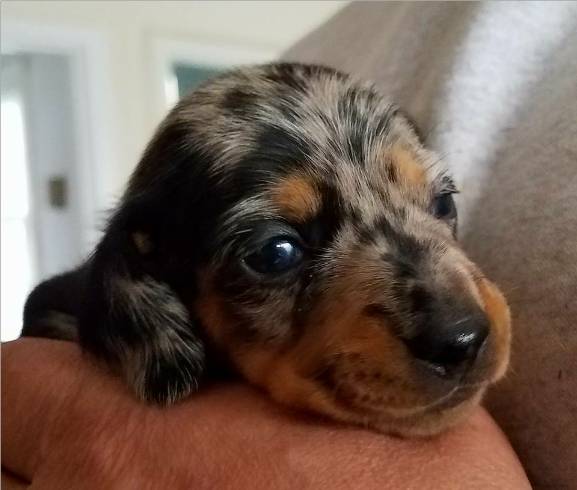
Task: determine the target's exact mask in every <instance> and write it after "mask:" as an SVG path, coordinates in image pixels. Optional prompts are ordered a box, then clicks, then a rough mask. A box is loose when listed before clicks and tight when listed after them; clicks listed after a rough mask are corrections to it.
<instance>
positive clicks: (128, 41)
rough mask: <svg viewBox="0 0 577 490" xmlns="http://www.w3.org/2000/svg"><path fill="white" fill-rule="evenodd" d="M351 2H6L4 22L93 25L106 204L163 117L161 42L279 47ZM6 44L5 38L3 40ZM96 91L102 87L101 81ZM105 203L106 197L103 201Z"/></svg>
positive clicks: (5, 24) (86, 27)
mask: <svg viewBox="0 0 577 490" xmlns="http://www.w3.org/2000/svg"><path fill="white" fill-rule="evenodd" d="M347 3H348V2H335V1H318V2H314V1H311V2H302V1H301V2H296V1H287V2H285V1H270V2H265V1H256V2H241V1H220V2H209V1H203V2H200V1H196V2H170V1H140V2H135V1H128V2H125V1H115V2H103V1H96V2H93V1H82V2H80V1H75V2H71V1H18V2H2V4H1V13H2V36H3V38H4V36H5V32H8V31H6V30H5V28H6V27H10V26H15V25H19V24H20V25H21V26H22V25H23V26H24V28H25V29H30V30H32V31H34V30H37V29H36V28H38V29H42V28H45V27H56V28H60V29H62V31H66V30H68V29H73V30H80V31H91V32H92V33H93V34H94V36H95V39H97V40H98V43H100V44H101V45H102V47H103V49H102V57H101V59H102V63H103V64H102V71H103V73H102V81H103V84H102V85H101V87H100V90H102V91H106V92H107V93H106V94H104V95H106V97H103V98H102V107H98V110H99V111H100V113H101V115H102V117H101V118H100V119H101V120H100V122H99V124H100V125H102V126H103V127H101V128H100V130H99V135H100V136H99V137H100V138H104V139H106V144H107V146H108V148H109V149H110V150H109V151H108V152H107V156H106V158H105V160H106V161H103V162H98V168H99V175H100V178H101V182H100V186H101V189H100V191H99V193H98V199H99V202H100V204H101V205H103V206H105V205H109V204H110V201H109V198H110V196H113V195H115V196H118V195H119V193H120V190H121V189H122V187H123V185H124V183H125V181H126V178H127V176H128V174H129V173H130V171H131V170H132V168H133V166H134V165H135V163H136V162H137V160H138V158H139V155H140V153H141V151H142V149H143V146H144V144H145V143H146V141H147V140H148V139H149V138H150V136H151V133H152V131H153V129H154V127H155V126H156V124H157V123H158V122H159V115H158V110H157V107H156V108H155V107H154V103H153V101H154V100H155V98H156V97H158V94H157V93H155V91H157V90H158V87H157V86H156V85H155V84H154V83H153V82H152V78H153V77H151V67H152V66H153V64H154V62H153V57H154V49H155V43H156V42H158V40H164V41H184V42H195V43H208V44H217V45H228V46H235V47H239V48H243V47H246V48H255V49H265V50H268V51H270V52H273V53H281V52H282V51H283V50H285V49H286V48H288V47H289V46H290V45H291V44H292V43H294V42H295V41H297V40H298V39H299V38H301V37H302V36H304V35H305V34H306V33H307V32H309V31H310V30H312V29H314V28H315V27H317V26H318V25H320V24H321V23H323V22H324V21H325V20H327V19H328V18H329V17H330V16H332V15H333V14H334V13H336V12H337V11H338V10H339V9H341V8H342V7H344V6H345V5H346V4H347ZM3 44H4V39H3ZM97 90H98V87H97ZM103 201H106V202H103Z"/></svg>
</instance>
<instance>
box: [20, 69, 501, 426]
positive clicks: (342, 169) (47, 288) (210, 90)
mask: <svg viewBox="0 0 577 490" xmlns="http://www.w3.org/2000/svg"><path fill="white" fill-rule="evenodd" d="M454 192H456V189H455V186H454V185H453V182H452V181H451V178H450V177H449V175H448V174H447V173H446V170H445V169H443V167H442V164H441V162H440V161H439V159H438V158H437V157H436V156H435V155H434V154H433V153H432V152H431V151H429V150H427V149H425V148H424V147H423V145H422V142H421V141H420V140H419V137H418V136H417V134H416V132H415V129H414V127H413V126H412V124H411V123H410V122H409V121H408V120H407V118H406V117H405V116H403V114H402V113H401V112H400V111H399V110H398V109H397V108H396V107H395V106H394V105H393V104H391V102H390V101H389V100H388V99H386V98H384V97H383V96H381V95H380V94H379V93H377V92H376V91H375V90H374V88H373V87H372V86H371V85H368V84H363V83H358V82H355V81H353V80H352V79H351V78H350V77H348V76H347V75H344V74H342V73H339V72H337V71H334V70H332V69H328V68H324V67H319V66H309V65H299V64H272V65H265V66H259V67H252V68H243V69H240V70H237V71H232V72H230V73H227V74H224V75H222V76H220V77H217V78H215V79H214V80H212V81H210V82H209V83H206V84H205V85H203V86H201V87H200V88H199V89H198V90H196V91H195V92H194V93H192V94H191V95H190V96H188V97H186V98H185V99H184V100H182V101H181V102H180V103H179V104H178V105H177V106H176V107H175V108H174V110H173V111H172V112H171V113H170V114H169V115H168V117H167V118H166V119H165V121H164V122H163V123H162V124H161V125H160V127H159V129H158V131H157V133H156V135H155V136H154V138H153V140H152V142H151V143H150V144H149V145H148V148H147V149H146V151H145V153H144V156H143V157H142V160H141V162H140V164H139V165H138V167H137V169H136V171H135V172H134V174H133V176H132V178H131V180H130V183H129V185H128V189H127V191H126V193H125V195H124V197H123V198H122V200H121V203H120V205H119V206H118V208H117V210H116V211H115V213H114V214H113V216H112V218H111V220H110V222H109V224H108V226H107V228H106V232H105V234H104V236H103V238H102V240H101V241H100V243H99V244H98V246H97V247H96V250H95V251H94V254H93V255H92V256H91V257H90V259H89V260H88V261H87V262H86V264H85V265H83V266H82V267H81V268H80V269H78V270H76V271H73V272H71V273H68V274H65V275H63V276H59V277H56V278H54V279H52V280H49V281H47V282H46V283H44V284H41V285H40V286H39V287H38V288H37V289H36V290H35V291H34V292H33V293H32V294H31V296H30V298H29V301H28V304H27V306H26V311H25V329H24V335H41V336H54V337H60V338H75V337H76V336H77V337H78V339H79V341H80V343H81V344H82V346H83V347H84V348H86V349H87V350H88V351H91V352H93V353H95V354H97V355H98V356H100V357H102V358H104V359H106V360H108V361H110V362H111V363H113V365H115V366H117V367H118V369H119V370H120V371H121V372H122V373H123V375H124V377H125V379H126V381H127V382H128V383H129V384H130V386H131V387H132V388H133V390H134V391H135V393H136V394H137V395H138V396H139V397H140V398H142V399H145V400H151V401H154V402H158V403H161V404H165V403H172V402H174V401H176V400H179V399H181V398H183V397H186V396H188V395H189V394H190V393H192V392H194V391H196V390H197V389H198V388H199V385H200V384H202V381H203V379H205V378H206V376H207V375H208V376H210V372H211V369H212V368H211V367H210V366H213V367H214V366H216V367H218V366H219V365H221V364H222V363H227V364H228V365H230V366H232V367H233V369H234V370H235V371H236V372H238V373H240V374H241V375H242V376H243V377H244V378H246V380H248V381H249V382H251V383H253V384H254V385H257V386H259V387H261V388H263V389H264V390H266V391H267V392H268V393H269V394H270V395H271V396H272V397H273V398H274V399H275V400H278V401H280V402H282V403H285V404H288V405H291V406H294V407H300V408H304V409H307V410H312V411H315V412H318V413H321V414H325V415H328V416H329V417H332V418H334V419H337V420H341V421H346V422H352V423H357V424H362V425H365V426H369V427H373V428H375V429H377V430H382V431H386V432H391V433H397V434H402V435H427V434H433V433H436V432H439V431H440V430H442V429H444V428H446V427H448V426H450V425H451V424H453V423H454V422H455V421H457V420H459V419H460V418H462V416H463V415H464V414H466V413H468V412H469V411H470V409H471V408H472V407H473V406H474V405H475V404H477V402H478V401H479V399H480V398H481V396H482V394H483V392H484V391H485V389H486V388H487V386H488V385H489V384H491V383H492V382H494V381H495V380H497V379H498V378H499V377H501V376H502V375H503V373H504V371H505V369H506V366H507V362H508V357H509V340H510V325H509V323H510V321H509V311H508V308H507V305H506V303H505V300H504V299H503V296H502V295H501V293H500V292H499V290H498V289H497V288H496V287H495V285H494V284H492V283H491V282H490V281H489V280H487V279H486V278H485V277H484V276H483V274H482V273H481V272H480V271H479V269H478V268H477V267H476V266H475V265H474V264H473V263H471V261H470V260H469V259H468V258H467V257H466V256H465V254H464V253H463V251H462V250H461V249H460V248H459V246H458V244H457V242H456V241H455V227H456V221H457V215H456V210H455V205H454V203H453V197H452V194H453V193H454ZM75 293H78V294H75ZM75 296H78V298H77V297H75ZM76 320H77V321H76Z"/></svg>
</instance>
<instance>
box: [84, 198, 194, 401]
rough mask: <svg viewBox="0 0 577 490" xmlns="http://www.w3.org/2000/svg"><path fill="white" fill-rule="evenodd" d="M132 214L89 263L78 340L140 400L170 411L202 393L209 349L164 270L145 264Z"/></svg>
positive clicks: (117, 221)
mask: <svg viewBox="0 0 577 490" xmlns="http://www.w3.org/2000/svg"><path fill="white" fill-rule="evenodd" d="M128 207H130V206H129V205H128ZM134 211H135V210H130V209H128V208H127V205H125V206H124V207H123V208H121V209H120V211H119V212H118V213H117V214H116V216H115V217H114V218H113V220H112V221H111V223H110V225H109V227H108V230H107V232H106V235H105V236H104V238H103V239H102V241H101V242H100V244H99V245H98V247H97V248H96V250H95V252H94V255H93V256H92V258H91V259H90V261H89V264H88V267H89V272H88V277H87V287H86V290H85V291H86V293H85V298H84V302H83V307H82V309H81V312H80V321H79V338H80V342H81V344H82V345H83V346H84V347H85V348H87V349H88V350H89V351H92V352H94V353H96V354H97V355H99V356H101V357H104V358H105V359H107V360H109V361H113V362H114V363H116V364H117V365H118V366H119V367H120V370H121V371H122V373H123V374H124V377H125V378H126V380H127V381H128V383H129V384H130V385H131V387H132V389H133V390H134V391H135V393H136V394H137V395H138V396H139V397H140V398H142V399H145V400H150V401H154V402H157V403H161V404H166V403H171V402H174V401H176V400H178V399H180V398H183V397H185V396H187V395H188V394H190V393H191V392H193V391H195V390H196V389H197V388H198V384H199V381H200V378H201V377H202V375H203V372H204V366H205V349H204V344H203V342H202V341H201V339H200V338H199V336H198V331H197V328H196V326H195V324H194V322H193V321H192V319H191V318H190V316H189V313H188V311H187V309H186V307H185V306H184V305H183V303H182V302H181V299H180V298H179V296H178V294H177V293H176V291H174V290H173V288H172V287H171V286H170V285H169V284H168V283H167V282H166V281H165V279H164V278H163V277H162V272H161V267H158V265H157V264H154V263H153V262H154V260H155V259H154V258H152V259H147V257H146V254H147V252H148V250H147V247H148V244H147V243H146V239H147V237H146V236H144V235H139V234H138V233H137V232H136V230H132V229H131V228H132V226H131V222H130V221H129V220H127V219H126V218H127V216H126V215H127V214H128V215H130V213H131V212H134ZM142 211H143V210H142Z"/></svg>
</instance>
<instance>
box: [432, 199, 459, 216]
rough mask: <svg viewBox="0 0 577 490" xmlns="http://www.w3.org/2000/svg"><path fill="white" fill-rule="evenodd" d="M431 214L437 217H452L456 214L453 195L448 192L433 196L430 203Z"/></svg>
mask: <svg viewBox="0 0 577 490" xmlns="http://www.w3.org/2000/svg"><path fill="white" fill-rule="evenodd" d="M432 211H433V214H434V215H435V216H436V217H437V218H439V219H452V218H454V217H455V216H456V215H457V208H456V207H455V201H454V200H453V195H452V194H450V193H445V194H439V195H438V196H435V198H434V199H433V204H432Z"/></svg>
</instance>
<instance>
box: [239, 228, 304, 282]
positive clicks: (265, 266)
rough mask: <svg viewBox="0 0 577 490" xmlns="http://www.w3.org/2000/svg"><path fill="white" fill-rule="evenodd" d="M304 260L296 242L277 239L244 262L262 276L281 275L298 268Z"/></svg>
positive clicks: (284, 238) (273, 239)
mask: <svg viewBox="0 0 577 490" xmlns="http://www.w3.org/2000/svg"><path fill="white" fill-rule="evenodd" d="M302 259H303V250H302V247H301V246H300V245H299V244H298V243H297V242H296V241H295V240H292V239H290V238H286V237H276V238H272V239H270V240H269V241H267V242H266V243H265V244H264V245H263V246H262V247H261V248H260V249H259V250H257V251H256V252H254V253H252V254H251V255H249V256H248V257H246V258H245V259H244V260H245V263H246V264H247V265H248V266H249V267H250V268H251V269H253V270H254V271H256V272H258V273H260V274H281V273H283V272H287V271H289V270H290V269H293V268H295V267H297V266H298V265H299V264H300V263H301V261H302Z"/></svg>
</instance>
